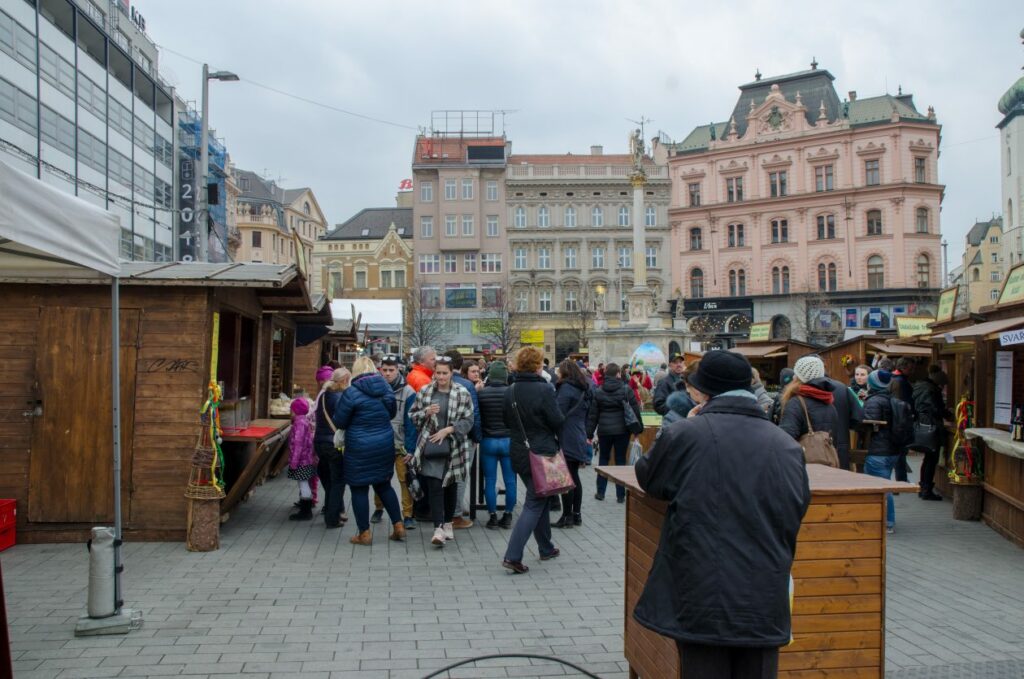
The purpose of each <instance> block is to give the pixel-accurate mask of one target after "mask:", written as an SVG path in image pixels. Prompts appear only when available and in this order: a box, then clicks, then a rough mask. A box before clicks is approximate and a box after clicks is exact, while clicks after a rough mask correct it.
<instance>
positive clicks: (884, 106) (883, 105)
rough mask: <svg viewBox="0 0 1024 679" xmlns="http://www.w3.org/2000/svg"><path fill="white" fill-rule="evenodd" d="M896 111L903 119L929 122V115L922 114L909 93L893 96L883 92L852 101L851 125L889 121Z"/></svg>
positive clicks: (850, 110)
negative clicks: (877, 95) (879, 94)
mask: <svg viewBox="0 0 1024 679" xmlns="http://www.w3.org/2000/svg"><path fill="white" fill-rule="evenodd" d="M893 110H895V111H896V113H897V115H899V117H900V119H901V120H917V121H921V122H927V120H928V116H925V115H921V114H920V113H918V111H917V109H916V108H914V98H913V97H912V96H911V95H909V94H904V95H899V96H893V95H891V94H883V95H881V96H879V97H868V98H866V99H858V100H857V101H851V102H850V108H849V117H850V125H851V126H857V125H865V124H868V123H877V122H888V121H889V120H891V119H892V112H893Z"/></svg>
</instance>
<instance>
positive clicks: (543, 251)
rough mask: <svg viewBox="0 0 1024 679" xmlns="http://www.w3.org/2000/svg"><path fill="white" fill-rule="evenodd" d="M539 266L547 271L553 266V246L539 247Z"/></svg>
mask: <svg viewBox="0 0 1024 679" xmlns="http://www.w3.org/2000/svg"><path fill="white" fill-rule="evenodd" d="M537 268H538V269H544V270H545V271H546V270H548V269H550V268H551V248H537Z"/></svg>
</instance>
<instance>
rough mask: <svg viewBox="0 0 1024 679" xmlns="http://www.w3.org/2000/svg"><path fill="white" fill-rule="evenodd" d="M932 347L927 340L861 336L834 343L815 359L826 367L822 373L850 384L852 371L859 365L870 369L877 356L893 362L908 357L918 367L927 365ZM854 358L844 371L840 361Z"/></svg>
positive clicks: (889, 336) (891, 336)
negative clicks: (844, 358) (845, 357)
mask: <svg viewBox="0 0 1024 679" xmlns="http://www.w3.org/2000/svg"><path fill="white" fill-rule="evenodd" d="M931 353H932V352H931V347H930V345H929V344H928V341H927V339H921V338H911V339H899V338H897V337H896V336H895V335H860V336H858V337H851V338H850V339H848V340H843V341H842V342H836V343H835V344H832V345H829V346H828V347H826V348H824V349H822V350H820V351H819V352H818V355H819V356H821V360H822V361H824V363H825V372H826V373H827V374H828V375H830V376H832V377H833V378H835V379H837V380H839V381H841V382H849V381H850V379H851V378H852V377H853V371H854V369H855V368H856V367H857V366H858V365H861V364H864V365H869V366H870V365H872V363H873V362H874V360H875V357H876V356H879V355H882V354H884V355H886V356H888V357H890V358H892V359H893V360H896V359H899V358H901V357H904V356H905V357H908V358H911V359H913V360H914V361H915V362H917V363H919V364H922V365H923V364H926V363H928V361H929V359H930V358H931ZM844 356H851V357H853V363H852V364H851V365H850V366H849V367H846V366H844V365H843V357H844Z"/></svg>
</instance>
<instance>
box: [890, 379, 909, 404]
mask: <svg viewBox="0 0 1024 679" xmlns="http://www.w3.org/2000/svg"><path fill="white" fill-rule="evenodd" d="M889 393H890V394H892V395H893V396H895V397H896V398H898V399H899V400H901V401H904V402H906V403H907V404H908V405H909V404H911V403H913V402H914V387H912V386H910V380H908V379H907V377H906V375H904V374H903V373H900V372H894V373H893V374H892V382H891V383H890V384H889Z"/></svg>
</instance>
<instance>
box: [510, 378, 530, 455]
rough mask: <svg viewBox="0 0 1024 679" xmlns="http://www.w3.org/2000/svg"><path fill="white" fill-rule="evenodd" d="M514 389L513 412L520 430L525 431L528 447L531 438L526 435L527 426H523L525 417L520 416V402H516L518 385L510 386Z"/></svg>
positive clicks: (524, 439)
mask: <svg viewBox="0 0 1024 679" xmlns="http://www.w3.org/2000/svg"><path fill="white" fill-rule="evenodd" d="M510 389H511V390H512V412H514V413H515V414H516V421H517V422H518V423H519V431H521V432H523V443H525V444H526V448H527V449H529V448H530V439H528V438H527V437H526V427H524V426H523V418H522V417H520V416H519V404H518V403H516V385H514V384H513V385H512V386H511V387H510Z"/></svg>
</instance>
